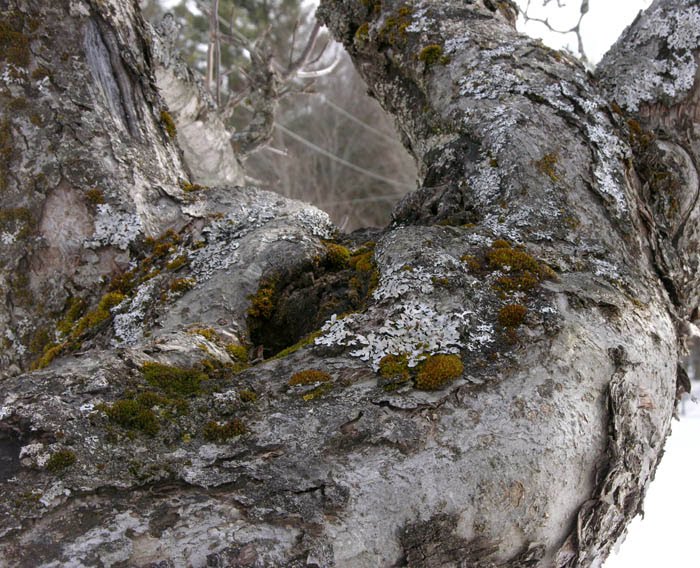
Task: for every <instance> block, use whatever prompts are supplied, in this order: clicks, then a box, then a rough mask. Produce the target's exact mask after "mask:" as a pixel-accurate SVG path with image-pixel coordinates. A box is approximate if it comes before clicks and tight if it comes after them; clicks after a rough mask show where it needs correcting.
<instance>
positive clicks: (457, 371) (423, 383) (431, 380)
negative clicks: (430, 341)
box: [415, 355, 464, 391]
mask: <svg viewBox="0 0 700 568" xmlns="http://www.w3.org/2000/svg"><path fill="white" fill-rule="evenodd" d="M463 372H464V364H463V363H462V359H461V358H460V357H459V356H458V355H431V356H429V357H428V358H427V359H425V361H423V362H422V363H421V365H420V368H419V371H418V375H417V376H416V382H415V386H416V388H417V389H419V390H426V391H433V390H439V389H441V388H444V387H445V386H447V385H448V384H449V383H451V382H452V381H454V380H455V379H457V378H459V377H460V376H461V375H462V373H463Z"/></svg>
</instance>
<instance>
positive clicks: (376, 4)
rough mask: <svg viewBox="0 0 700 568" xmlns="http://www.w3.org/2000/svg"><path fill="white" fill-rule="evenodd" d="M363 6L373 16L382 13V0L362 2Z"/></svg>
mask: <svg viewBox="0 0 700 568" xmlns="http://www.w3.org/2000/svg"><path fill="white" fill-rule="evenodd" d="M360 1H361V2H362V5H363V6H365V7H366V8H367V9H368V10H369V11H370V13H371V15H375V16H376V15H377V14H379V12H381V11H382V2H381V0H360Z"/></svg>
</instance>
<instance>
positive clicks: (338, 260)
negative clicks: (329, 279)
mask: <svg viewBox="0 0 700 568" xmlns="http://www.w3.org/2000/svg"><path fill="white" fill-rule="evenodd" d="M323 246H324V247H325V248H326V256H325V258H324V264H325V265H326V266H327V267H328V268H329V269H331V270H342V269H344V268H347V267H348V265H349V262H350V249H348V248H347V247H344V246H342V245H337V244H334V243H328V242H326V243H323Z"/></svg>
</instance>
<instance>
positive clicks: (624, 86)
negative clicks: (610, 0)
mask: <svg viewBox="0 0 700 568" xmlns="http://www.w3.org/2000/svg"><path fill="white" fill-rule="evenodd" d="M699 57H700V7H698V5H697V3H695V2H688V1H685V0H657V1H656V2H654V3H653V4H652V6H651V7H650V8H649V9H648V10H646V12H644V13H643V14H640V16H639V17H638V18H637V19H636V20H635V21H634V23H633V24H632V25H631V26H630V27H629V28H628V29H627V30H626V31H625V33H624V34H623V35H622V37H621V38H620V39H619V40H618V41H617V43H616V44H615V45H614V46H613V47H612V48H611V49H610V51H609V52H608V53H607V54H606V56H605V58H604V59H603V61H602V62H601V64H600V65H599V68H598V71H597V75H598V77H599V80H600V83H601V86H602V88H603V91H604V94H605V96H606V97H607V98H608V100H610V101H614V102H615V103H616V104H617V105H618V107H617V108H619V109H621V110H620V112H621V113H622V112H624V113H625V118H626V119H627V126H628V128H629V131H630V137H631V139H632V140H633V142H634V149H635V168H634V169H635V174H636V176H633V182H634V183H635V184H636V186H637V187H638V188H639V189H638V195H639V196H640V208H641V209H643V210H644V211H645V212H646V215H645V223H646V225H647V227H648V239H649V242H650V244H651V247H652V249H653V251H654V262H655V264H656V267H657V270H658V271H659V273H660V275H661V277H662V278H663V279H664V283H665V285H666V287H667V289H668V292H669V295H670V296H671V298H672V299H673V301H674V303H675V304H676V306H677V309H678V313H679V317H680V318H682V319H689V318H691V316H692V314H693V312H694V311H695V310H696V308H697V307H698V305H700V292H699V290H700V287H699V286H698V273H699V270H698V269H699V268H700V267H699V265H698V264H699V262H700V261H699V259H698V254H697V250H698V246H699V245H700V234H699V231H700V229H699V228H698V227H700V224H699V223H698V221H699V219H698V217H699V216H700V208H699V207H698V196H699V195H700V193H699V192H700V186H699V183H698V163H699V159H700V145H699V144H698V137H697V133H698V127H699V125H700V114H699V113H698V104H699V102H700V86H699V82H698V76H700V73H699V72H698V58H699ZM692 317H695V316H692Z"/></svg>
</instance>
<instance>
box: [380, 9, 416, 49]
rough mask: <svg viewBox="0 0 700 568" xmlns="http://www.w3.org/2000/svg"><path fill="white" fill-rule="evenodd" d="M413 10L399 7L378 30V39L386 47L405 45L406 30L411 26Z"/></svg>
mask: <svg viewBox="0 0 700 568" xmlns="http://www.w3.org/2000/svg"><path fill="white" fill-rule="evenodd" d="M412 19H413V8H411V7H410V6H405V5H404V6H401V7H400V8H399V9H398V10H397V11H396V12H394V13H393V14H391V15H390V16H387V18H386V19H385V20H384V25H383V26H382V28H381V29H380V30H379V39H380V40H381V41H382V42H383V43H385V44H388V45H403V44H405V43H406V38H407V32H406V29H407V28H408V26H410V25H411V20H412Z"/></svg>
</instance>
